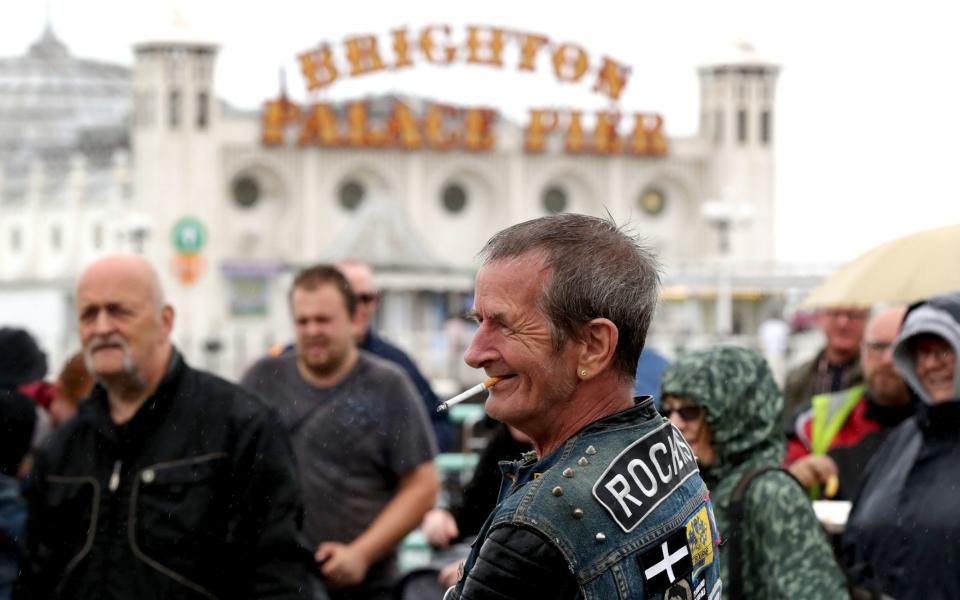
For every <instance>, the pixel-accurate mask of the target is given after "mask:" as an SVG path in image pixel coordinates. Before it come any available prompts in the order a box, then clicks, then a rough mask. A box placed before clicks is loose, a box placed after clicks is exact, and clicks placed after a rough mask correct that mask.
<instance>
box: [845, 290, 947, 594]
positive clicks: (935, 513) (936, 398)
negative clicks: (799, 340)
mask: <svg viewBox="0 0 960 600" xmlns="http://www.w3.org/2000/svg"><path fill="white" fill-rule="evenodd" d="M958 355H960V293H953V294H949V295H945V296H939V297H936V298H931V299H930V300H927V301H925V302H921V303H918V304H916V305H914V306H912V307H911V308H910V310H909V311H908V313H907V316H906V319H905V320H904V323H903V327H902V328H901V330H900V335H899V337H898V338H897V341H896V344H895V346H894V362H895V364H896V365H897V368H898V369H899V371H900V372H901V373H902V374H903V376H904V378H905V379H906V381H907V383H908V384H909V385H910V387H911V388H912V389H913V391H914V392H916V394H917V395H918V396H919V397H920V399H921V402H920V405H919V406H918V408H917V414H916V415H915V417H913V418H911V419H908V420H907V421H905V422H903V423H902V424H901V425H899V426H898V427H897V428H896V429H895V430H894V431H893V432H892V433H891V434H890V437H889V438H888V439H887V441H886V442H885V443H884V445H883V446H882V447H881V448H880V450H879V451H878V452H877V455H876V456H875V457H874V459H873V461H872V462H871V463H870V465H869V466H868V468H867V473H866V475H865V480H864V484H863V487H862V489H861V491H860V493H859V494H858V496H857V498H856V499H855V500H854V505H853V509H852V511H851V513H850V518H849V520H848V522H847V529H846V532H845V534H844V541H843V544H844V549H843V553H844V562H845V563H846V565H847V568H848V572H849V573H850V574H851V575H852V576H853V578H854V580H855V582H856V583H858V584H860V585H863V586H868V587H873V588H874V589H876V588H879V590H881V591H883V592H884V593H885V594H888V595H890V596H893V597H895V598H897V599H898V600H910V599H912V598H960V512H958V511H957V492H958V490H960V467H958V465H960V369H958V365H957V357H958Z"/></svg>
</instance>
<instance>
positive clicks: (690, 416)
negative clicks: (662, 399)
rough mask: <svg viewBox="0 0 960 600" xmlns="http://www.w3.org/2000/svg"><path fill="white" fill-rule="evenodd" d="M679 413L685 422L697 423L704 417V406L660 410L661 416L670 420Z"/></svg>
mask: <svg viewBox="0 0 960 600" xmlns="http://www.w3.org/2000/svg"><path fill="white" fill-rule="evenodd" d="M673 413H677V414H678V415H680V418H681V419H683V420H684V421H696V420H697V419H699V418H700V417H702V416H703V407H702V406H682V407H680V408H666V407H661V408H660V414H661V415H663V416H664V417H665V418H667V419H669V418H670V415H672V414H673Z"/></svg>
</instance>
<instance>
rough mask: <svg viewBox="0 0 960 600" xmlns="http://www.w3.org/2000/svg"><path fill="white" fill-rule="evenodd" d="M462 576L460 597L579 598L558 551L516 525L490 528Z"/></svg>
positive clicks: (474, 599) (472, 599)
mask: <svg viewBox="0 0 960 600" xmlns="http://www.w3.org/2000/svg"><path fill="white" fill-rule="evenodd" d="M466 578H467V579H466V581H465V582H464V586H463V592H462V594H461V596H460V598H461V599H462V600H513V599H516V600H528V599H529V598H551V599H554V598H556V599H558V600H567V599H571V600H573V599H576V598H581V595H580V586H579V585H577V581H576V579H575V578H574V576H573V574H572V573H571V572H570V569H569V568H568V567H567V564H566V561H565V560H564V559H563V556H562V555H561V554H560V552H559V551H558V550H557V549H556V548H555V547H554V546H553V545H552V544H550V543H549V542H548V541H547V540H546V539H545V538H543V537H542V536H540V535H539V534H538V533H536V532H534V531H531V530H529V529H523V528H519V527H511V526H506V527H498V528H497V529H494V530H493V531H491V532H490V535H489V536H488V537H487V539H486V540H484V542H483V546H481V547H480V554H479V555H478V557H477V562H476V564H474V566H473V568H472V569H471V570H470V572H469V573H467V574H466Z"/></svg>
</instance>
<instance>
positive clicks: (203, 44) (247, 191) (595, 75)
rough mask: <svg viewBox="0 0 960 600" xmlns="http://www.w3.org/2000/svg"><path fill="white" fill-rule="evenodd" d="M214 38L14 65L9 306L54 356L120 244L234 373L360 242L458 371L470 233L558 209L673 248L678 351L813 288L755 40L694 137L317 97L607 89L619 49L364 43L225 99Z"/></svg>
mask: <svg viewBox="0 0 960 600" xmlns="http://www.w3.org/2000/svg"><path fill="white" fill-rule="evenodd" d="M217 51H218V47H217V45H215V44H213V43H211V42H208V41H206V40H204V39H202V38H198V37H196V36H193V35H191V34H189V32H187V31H186V30H173V32H172V33H166V34H164V35H160V36H157V37H155V38H154V39H151V40H145V41H143V42H141V43H138V44H137V45H136V46H135V47H134V63H133V67H132V68H128V67H124V66H119V65H111V64H104V63H100V62H95V61H89V60H83V59H80V58H77V57H75V56H73V55H71V53H70V52H69V50H68V48H67V46H66V45H65V44H64V43H63V42H62V41H60V40H59V39H58V38H57V37H56V35H55V34H54V33H53V31H52V30H51V28H50V27H49V26H48V27H47V28H46V29H45V31H44V32H43V34H42V35H41V37H40V38H39V39H38V40H37V41H36V42H35V43H34V44H33V45H32V46H31V47H30V48H29V49H28V50H27V52H26V53H25V54H24V55H22V56H18V57H12V58H6V59H0V166H2V169H0V310H2V311H3V314H4V315H5V319H4V320H6V321H9V320H11V319H13V320H15V321H19V322H25V323H27V324H31V323H33V324H34V327H33V329H34V331H35V332H36V333H37V335H38V336H39V337H40V338H41V339H42V341H43V343H44V345H45V346H46V348H47V349H48V352H50V353H51V354H52V358H53V359H54V360H59V359H60V358H62V357H63V355H64V353H66V352H68V351H69V350H70V349H76V348H77V347H78V346H79V343H78V341H77V338H76V333H75V328H74V327H73V313H72V311H73V284H74V281H75V278H76V276H77V274H78V272H79V270H80V269H81V268H82V267H83V265H84V264H86V263H87V262H88V261H89V260H91V259H93V258H95V257H96V256H98V255H102V254H104V253H108V252H115V251H131V252H142V253H144V254H146V255H147V256H149V257H150V258H152V259H153V260H154V261H155V264H156V265H158V268H159V269H160V272H161V276H162V278H163V279H164V284H165V286H166V289H167V291H168V294H169V297H170V301H171V302H172V303H173V304H174V305H175V306H176V307H177V309H178V321H177V326H176V327H175V337H176V341H177V343H178V344H179V345H180V347H181V348H182V349H183V350H184V351H185V352H186V354H187V355H188V357H190V359H191V360H192V361H193V362H194V363H195V364H198V365H201V366H206V367H208V368H211V369H213V370H216V371H219V372H221V373H223V374H225V375H227V376H231V377H233V376H237V375H238V374H239V373H240V372H242V370H243V369H244V368H245V367H246V366H247V365H248V364H250V363H251V362H252V361H253V360H255V359H256V358H257V357H259V356H260V355H262V353H264V352H266V351H267V350H268V348H270V347H272V346H275V345H276V344H284V343H287V342H289V341H290V340H291V339H292V328H291V325H290V317H289V314H288V309H287V303H286V292H287V288H288V286H289V283H290V280H291V278H292V274H293V272H295V270H296V269H297V268H298V267H300V266H303V265H306V264H310V263H314V262H317V261H333V260H336V259H340V258H345V257H355V258H358V259H362V260H365V261H368V262H369V263H370V264H371V265H373V267H374V269H375V271H376V275H377V279H378V283H379V286H380V288H381V289H382V290H383V298H382V302H381V309H380V312H379V314H378V321H379V322H378V327H379V329H380V330H381V331H382V332H383V333H384V335H386V336H387V337H388V338H390V339H392V340H394V341H395V342H397V343H398V344H400V345H401V346H404V347H406V348H408V349H410V350H411V351H412V352H413V353H414V354H415V355H416V357H417V359H418V362H419V363H420V365H421V368H422V369H423V370H424V371H425V372H426V373H427V374H428V375H429V376H431V377H433V378H434V379H435V380H448V381H449V380H453V381H460V380H464V381H469V382H470V383H472V379H471V377H473V375H471V374H470V373H464V369H465V367H462V366H458V365H460V364H461V361H460V359H459V357H460V355H462V351H463V346H464V345H465V343H466V341H467V339H468V336H469V325H467V324H465V323H463V322H460V321H458V320H457V319H456V318H455V317H456V315H457V314H458V313H460V312H462V311H463V309H464V308H465V307H466V306H467V305H468V304H467V303H468V302H469V298H470V297H471V295H472V281H473V275H474V273H475V270H476V261H475V255H476V253H477V251H478V250H479V249H480V248H481V246H482V245H483V243H484V241H485V240H486V239H487V238H488V237H489V236H490V235H491V234H492V233H494V232H495V231H497V230H499V229H501V228H503V227H506V226H508V225H510V224H513V223H517V222H520V221H523V220H526V219H530V218H533V217H537V216H540V215H545V214H549V213H554V212H560V211H572V212H581V213H587V214H593V215H605V214H607V213H609V214H610V215H612V216H613V217H614V218H615V219H616V220H617V221H618V222H629V223H630V224H631V226H632V229H633V230H634V231H636V232H637V233H639V234H640V235H642V236H644V237H645V238H646V240H647V242H648V243H649V244H650V245H651V246H653V247H654V248H655V249H656V251H657V252H658V253H659V256H660V258H661V260H662V262H663V266H664V282H665V290H664V302H663V304H662V306H661V309H660V313H659V315H658V317H657V319H656V321H655V326H654V329H653V331H652V333H651V339H652V343H653V345H654V346H656V347H658V348H660V349H661V350H664V351H665V352H667V353H668V354H670V353H673V352H675V351H676V350H677V349H678V348H680V347H682V346H684V345H688V344H696V343H703V341H709V340H714V339H717V337H718V336H719V337H729V336H738V335H739V336H745V337H744V339H750V340H752V339H754V338H753V336H754V334H755V332H756V329H757V326H758V324H759V322H760V321H761V320H762V319H763V318H764V317H765V316H767V313H768V312H769V311H770V309H771V307H775V306H777V305H778V303H779V302H782V300H783V299H784V297H785V296H784V294H785V293H786V292H787V291H788V290H791V289H798V288H803V287H806V286H809V285H810V283H811V282H812V281H813V279H812V278H810V277H804V276H791V275H784V274H783V271H784V269H783V268H780V267H778V266H777V265H776V264H775V263H774V261H773V231H774V212H773V211H774V193H773V192H774V177H773V175H774V159H773V157H774V151H773V150H774V138H773V124H774V121H775V119H776V102H775V98H776V82H777V74H778V67H777V66H776V65H774V64H771V63H769V62H767V61H764V60H762V59H761V58H760V57H759V56H758V55H757V54H756V53H755V52H754V51H753V49H752V48H751V47H749V46H748V45H741V46H738V47H736V48H733V49H732V50H731V52H730V54H729V55H728V56H720V57H717V60H716V61H715V62H713V63H711V64H707V65H704V66H702V67H701V68H700V69H699V83H700V86H699V94H700V120H699V130H698V131H697V132H696V133H695V134H694V135H692V136H690V137H682V138H678V137H669V136H668V135H667V134H666V126H665V124H664V123H663V119H662V118H661V117H660V115H658V114H656V113H654V112H640V113H636V112H624V113H623V114H620V113H619V112H618V111H616V110H615V109H611V110H607V111H600V112H592V111H580V110H577V109H576V108H571V107H564V108H557V107H531V108H530V110H529V115H528V118H527V119H526V122H514V121H512V120H510V119H507V118H505V117H502V116H500V115H499V114H498V113H497V111H496V109H495V108H490V107H470V106H450V105H446V104H439V103H436V102H433V101H431V100H430V99H424V98H412V97H399V96H391V95H376V96H371V97H365V98H357V99H356V100H352V101H341V102H336V103H332V102H325V101H323V100H320V99H319V98H323V97H324V95H323V93H322V92H323V90H324V89H326V88H329V86H334V85H337V83H338V81H340V80H343V79H346V78H351V77H358V76H363V77H368V78H374V77H377V75H378V73H377V71H382V70H401V69H415V68H417V67H418V66H419V65H421V64H426V63H436V62H440V63H452V64H454V65H456V66H457V67H458V68H463V69H471V68H472V69H480V68H501V69H517V70H520V71H533V70H541V71H544V73H541V74H540V75H541V76H543V75H545V74H549V76H550V77H555V78H556V79H557V80H558V82H563V83H565V84H571V85H583V86H586V87H589V88H590V89H591V90H592V91H593V92H594V93H596V94H598V95H600V96H603V97H606V98H607V99H609V101H610V105H611V106H616V101H617V99H618V97H619V96H620V94H621V93H622V91H623V89H624V87H625V86H627V85H629V84H630V78H629V67H628V66H627V64H626V63H623V62H620V61H618V60H615V59H612V58H609V57H605V56H602V55H601V54H600V53H598V52H593V51H591V50H588V49H585V48H583V47H581V46H579V45H577V44H576V43H573V42H570V41H567V40H554V39H551V38H550V37H549V36H548V35H543V34H532V33H520V32H516V31H508V30H504V29H499V28H496V27H491V26H464V27H455V26H443V25H440V26H429V27H423V28H420V29H418V28H416V27H408V28H404V29H398V30H394V31H391V32H389V33H382V34H376V35H370V34H364V35H351V36H347V37H345V38H342V39H341V40H339V41H336V42H330V43H321V44H318V45H317V46H316V47H314V48H307V49H304V50H303V52H302V53H301V54H299V55H298V56H297V62H298V64H299V66H300V69H301V70H300V72H299V73H297V74H295V75H294V77H296V80H297V81H298V82H300V81H302V83H303V84H304V86H305V87H307V89H308V90H309V91H310V92H311V93H309V94H307V98H308V99H307V100H294V99H291V98H289V97H288V95H287V93H286V91H285V90H284V89H283V88H281V89H280V90H279V92H278V91H277V90H272V91H270V90H266V91H265V96H268V95H272V96H273V98H272V99H271V100H268V101H266V102H265V103H264V104H263V106H262V108H261V109H260V110H257V111H246V112H244V111H238V110H236V109H232V108H231V107H230V106H229V105H228V104H227V103H226V102H225V101H223V100H221V99H219V98H218V96H217V93H216V89H215V88H214V86H213V82H214V71H215V69H216V66H217ZM622 58H623V59H629V58H630V57H622ZM291 80H293V77H291ZM34 321H35V323H34ZM698 340H700V342H698ZM52 364H54V365H55V364H57V363H56V362H54V363H52Z"/></svg>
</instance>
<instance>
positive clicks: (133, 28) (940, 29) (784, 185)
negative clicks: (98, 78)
mask: <svg viewBox="0 0 960 600" xmlns="http://www.w3.org/2000/svg"><path fill="white" fill-rule="evenodd" d="M47 5H49V6H50V13H51V15H52V21H53V25H54V29H55V31H56V32H57V34H58V35H59V36H60V37H61V39H63V40H64V41H65V42H66V44H67V45H68V46H69V48H70V50H71V52H73V53H74V54H75V55H79V56H85V57H92V58H100V59H106V60H111V61H115V62H120V63H126V64H130V63H132V52H131V50H130V46H131V44H132V43H133V42H135V41H137V40H140V39H144V38H145V37H149V36H151V35H152V34H153V33H155V32H156V31H157V30H158V28H159V27H160V24H161V23H162V22H166V21H168V20H169V15H170V14H171V12H172V10H173V8H174V7H175V6H180V7H181V8H180V10H181V12H182V14H183V15H184V16H185V18H186V19H187V21H189V22H190V24H191V26H193V27H194V29H196V30H197V31H198V32H201V33H205V34H207V35H209V36H210V37H212V38H213V39H215V40H217V41H218V42H219V43H220V44H221V45H222V51H221V54H220V59H219V62H218V65H217V77H216V84H217V93H218V95H220V96H221V97H223V98H224V99H226V100H227V101H229V102H230V103H231V104H234V105H236V106H240V107H246V108H254V107H257V106H258V105H259V104H260V103H261V102H262V101H263V100H265V99H266V98H268V97H270V96H273V95H274V94H275V93H276V90H277V85H278V84H277V81H278V70H279V68H280V67H285V68H286V69H287V73H288V74H287V79H288V81H289V87H290V89H291V92H292V93H293V95H294V96H302V94H303V79H302V77H301V75H300V73H299V70H298V69H297V67H296V64H295V61H294V57H295V56H296V54H298V53H299V52H301V51H303V50H306V49H309V48H312V47H313V46H315V45H316V44H317V43H318V42H320V41H330V42H339V41H340V40H342V38H344V37H345V36H347V35H350V34H356V33H375V34H385V33H386V32H388V31H389V30H390V29H393V28H396V27H399V26H404V25H406V26H408V27H409V28H410V29H411V30H414V31H415V30H418V29H419V28H421V27H423V26H425V25H428V24H432V23H446V24H450V25H451V26H452V27H454V29H455V30H459V31H462V29H463V27H464V26H465V25H466V24H482V25H500V26H505V27H510V28H516V29H524V30H527V31H531V32H535V33H541V34H544V35H546V36H548V37H549V38H550V39H551V40H557V41H571V42H576V43H578V44H580V45H582V46H583V47H584V48H586V49H587V50H588V51H589V52H590V54H591V57H592V58H593V57H599V56H600V55H604V54H605V55H609V56H611V57H614V58H616V59H618V60H619V61H622V62H625V63H627V64H629V65H631V67H632V68H633V72H632V75H631V77H630V81H629V83H628V85H627V88H626V91H625V93H624V95H623V97H622V98H621V103H620V106H621V108H622V109H625V110H633V109H637V110H648V111H656V112H660V113H662V114H663V115H664V116H665V120H666V128H667V132H668V134H670V135H689V134H691V133H693V131H694V130H695V127H696V120H697V112H698V108H697V80H696V67H697V65H698V64H701V63H703V62H706V61H709V60H710V58H711V57H713V56H716V55H717V53H718V52H720V51H722V49H724V48H725V47H728V46H730V45H731V44H732V42H733V41H734V40H738V39H743V40H747V41H749V42H751V43H752V44H753V45H754V46H755V47H756V48H757V50H758V51H759V52H760V53H761V54H762V55H764V56H765V57H768V58H770V59H772V60H774V61H776V62H778V63H779V64H781V65H782V66H783V71H782V73H781V78H780V82H779V86H778V114H777V118H776V122H775V134H776V139H775V143H776V154H777V190H776V193H777V229H776V251H777V256H778V257H779V258H782V259H785V260H791V261H804V262H839V261H843V260H847V259H850V258H853V257H854V256H856V255H857V254H859V253H861V252H863V251H865V250H867V249H869V248H870V247H872V246H873V245H875V244H877V243H880V242H882V241H884V240H886V239H890V238H892V237H896V236H898V235H902V234H906V233H911V232H914V231H917V230H920V229H925V228H929V227H936V226H938V225H941V224H947V223H955V222H960V202H958V198H960V182H958V177H957V175H956V173H957V171H958V169H957V168H956V167H955V166H954V165H955V163H956V162H957V160H958V153H957V152H956V150H955V144H956V141H957V140H960V85H957V81H956V80H957V77H958V75H957V74H958V73H960V68H958V67H960V64H958V63H960V36H958V35H957V34H956V23H957V19H956V16H955V12H956V10H955V9H954V8H953V6H952V3H949V2H933V1H927V0H920V1H917V0H911V1H910V2H906V1H895V2H883V1H877V0H874V1H873V2H866V1H864V2H840V1H838V0H832V1H823V0H807V1H805V2H802V3H800V2H780V1H772V0H766V1H748V0H740V1H723V0H713V1H710V0H696V1H694V0H687V1H682V0H680V1H670V2H664V1H662V0H661V1H656V2H651V1H647V0H639V1H633V2H618V1H613V0H591V1H590V2H568V1H557V0H554V1H551V2H542V1H535V0H521V1H518V0H510V1H504V0H483V1H482V2H479V1H477V2H463V1H459V2H457V1H451V0H446V1H425V0H424V1H421V0H407V1H405V2H389V1H378V2H371V1H366V2H365V1H358V0H353V1H342V2H330V1H328V0H323V1H314V2H296V1H293V0H271V1H270V2H240V1H237V0H234V1H232V2H227V1H222V0H192V1H191V2H171V0H161V1H157V2H143V1H140V0H70V1H66V0H59V1H52V2H48V3H44V2H31V3H24V2H22V0H19V1H16V0H0V7H2V9H0V11H2V12H0V15H2V18H0V56H10V55H16V54H21V53H23V52H24V51H25V50H26V48H27V46H28V45H29V44H30V43H31V42H32V41H33V40H34V39H36V37H37V36H38V35H39V33H40V31H41V30H42V27H43V22H44V20H45V14H46V10H47V9H46V7H47ZM391 90H396V91H403V92H409V93H415V94H419V95H425V96H432V97H437V98H440V99H444V100H448V101H453V102H457V103H459V104H487V105H493V106H495V107H497V108H499V109H501V111H503V112H505V113H507V114H508V115H517V116H519V118H522V115H523V114H524V112H525V111H526V109H527V108H528V107H531V106H536V105H543V104H549V105H560V106H571V107H582V108H585V109H591V108H597V107H600V106H602V105H603V104H604V102H603V99H602V98H600V97H599V96H597V95H596V94H592V93H590V91H589V87H588V86H586V85H577V86H570V85H562V84H559V83H557V82H556V80H554V79H553V78H552V76H551V75H550V74H549V73H548V72H546V71H543V70H542V71H540V72H538V73H535V74H519V73H517V72H516V71H515V70H514V69H511V68H505V69H504V70H503V71H499V72H495V71H493V70H490V69H484V68H480V67H470V66H463V65H462V64H461V65H458V66H454V67H451V68H446V69H442V68H435V67H428V66H421V65H417V66H415V67H414V68H413V69H410V70H407V71H405V72H403V73H402V74H397V75H390V74H384V75H380V74H378V75H373V76H369V77H365V78H357V79H354V80H352V81H344V82H338V83H337V84H335V85H334V86H333V87H332V89H331V91H330V94H331V95H332V96H333V97H351V96H357V95H361V94H363V93H366V92H383V91H391Z"/></svg>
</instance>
